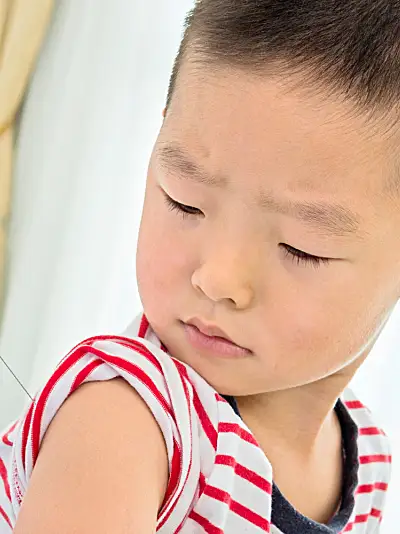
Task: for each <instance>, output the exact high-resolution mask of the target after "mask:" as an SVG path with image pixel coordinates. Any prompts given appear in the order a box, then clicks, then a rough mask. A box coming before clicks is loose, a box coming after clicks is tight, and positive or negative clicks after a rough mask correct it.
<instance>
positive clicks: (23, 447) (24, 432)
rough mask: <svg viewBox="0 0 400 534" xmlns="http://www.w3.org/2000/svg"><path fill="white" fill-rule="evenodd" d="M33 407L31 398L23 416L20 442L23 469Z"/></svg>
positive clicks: (33, 402) (33, 403)
mask: <svg viewBox="0 0 400 534" xmlns="http://www.w3.org/2000/svg"><path fill="white" fill-rule="evenodd" d="M34 408H35V401H34V400H33V401H32V403H31V405H30V407H29V411H28V413H27V415H26V417H25V421H24V426H23V428H22V438H21V440H22V443H21V454H22V465H23V468H24V469H25V460H26V447H27V445H28V438H29V429H30V426H31V421H32V415H33V410H34Z"/></svg>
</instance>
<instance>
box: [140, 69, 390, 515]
mask: <svg viewBox="0 0 400 534" xmlns="http://www.w3.org/2000/svg"><path fill="white" fill-rule="evenodd" d="M297 81H298V82H299V84H298V88H299V89H301V87H302V83H301V80H297ZM282 82H283V80H282V79H280V78H275V79H273V78H272V77H271V76H270V77H268V76H267V75H266V76H265V78H261V77H259V78H256V77H251V76H250V75H248V74H247V75H246V74H244V73H241V72H239V71H228V70H227V69H226V70H224V71H223V69H222V68H221V70H220V72H219V73H218V74H216V73H215V71H214V72H213V73H211V71H210V72H207V71H205V70H204V68H203V70H201V71H200V70H199V69H198V68H197V70H196V67H194V66H192V65H191V64H190V63H189V62H187V63H186V64H184V65H183V66H182V68H181V72H180V75H179V78H178V84H177V88H176V91H175V94H174V96H173V99H172V102H171V106H170V108H169V109H168V111H167V112H166V114H165V120H164V122H163V125H162V128H161V131H160V135H159V137H158V139H157V142H156V145H155V148H154V151H153V154H152V157H151V161H150V165H149V172H148V181H147V189H146V199H145V204H144V211H143V218H142V225H141V229H140V235H139V243H138V255H137V277H138V284H139V291H140V295H141V299H142V303H143V307H144V311H145V313H146V315H147V317H148V319H149V321H150V323H151V325H152V327H153V329H154V330H155V332H156V334H157V335H158V336H159V338H160V339H161V340H162V341H163V342H164V344H165V345H166V347H167V348H168V350H169V351H170V353H171V354H172V355H173V356H175V357H177V358H178V359H180V360H181V361H183V362H185V363H187V364H189V365H190V366H191V367H192V368H193V369H195V370H196V371H197V372H198V373H199V374H200V375H201V376H203V377H204V378H205V380H207V382H209V383H210V384H211V385H212V386H213V387H214V388H215V389H216V390H217V391H218V392H220V393H221V394H226V395H233V396H235V397H236V399H237V402H238V406H239V410H240V412H241V416H242V418H243V420H244V422H245V423H246V424H247V426H248V427H249V428H250V430H251V431H252V432H253V434H254V435H255V437H256V438H257V439H258V441H259V443H260V445H261V447H262V448H263V450H264V451H265V454H266V455H267V456H268V458H269V459H270V461H271V463H272V466H273V469H274V480H275V482H276V483H277V485H278V486H279V488H280V489H281V491H282V492H283V494H284V495H285V496H286V497H287V498H288V499H289V501H290V502H291V503H292V504H293V505H294V506H295V507H296V508H297V509H298V510H299V511H300V512H302V513H303V514H305V515H307V516H308V517H311V518H312V519H315V520H317V521H320V522H326V521H328V520H329V518H330V517H331V516H332V514H334V513H335V511H336V509H337V507H338V504H339V502H340V494H341V484H342V448H341V430H340V425H339V422H338V420H337V417H336V415H335V412H334V410H333V407H334V405H335V403H336V401H337V398H338V397H339V396H340V395H341V393H342V392H343V390H344V389H345V388H346V386H347V385H348V384H349V382H350V381H351V379H352V377H353V376H354V374H355V372H356V371H357V369H358V368H359V366H360V365H361V364H362V363H363V361H364V360H365V359H366V357H367V356H368V354H369V353H370V351H371V349H372V347H373V345H374V343H375V341H376V338H377V337H378V335H379V333H380V331H381V330H382V328H383V326H384V325H385V323H386V321H387V320H388V318H389V316H390V313H391V311H392V310H393V307H394V306H395V304H396V302H397V300H398V298H399V294H400V210H399V204H398V203H397V198H396V196H395V195H394V194H390V190H389V188H388V187H387V184H388V183H389V182H390V180H391V179H393V177H394V172H395V167H396V162H395V160H394V157H393V154H394V153H395V149H394V147H395V146H396V143H397V132H394V131H392V130H390V135H389V134H388V133H387V128H386V124H385V122H384V121H383V120H382V122H379V121H378V122H376V123H374V124H372V123H368V121H367V120H366V117H365V116H363V115H361V114H360V113H359V112H356V111H355V109H354V108H352V106H351V105H350V104H349V103H345V102H343V101H341V100H340V98H339V97H338V98H334V97H333V96H328V93H325V94H324V93H321V92H318V91H313V90H312V89H310V90H309V91H304V90H299V91H298V92H293V91H289V90H288V89H287V87H284V86H283V84H282ZM387 121H388V123H389V122H390V118H389V117H388V118H387ZM172 143H173V144H175V145H179V146H180V147H181V148H182V149H183V150H185V152H187V154H188V155H189V157H190V158H191V160H192V161H193V162H194V163H196V164H198V165H199V166H201V167H203V168H204V170H205V171H207V173H209V174H210V175H212V176H218V177H220V176H223V177H225V178H226V179H227V180H228V182H229V183H228V185H225V186H211V185H206V184H202V183H195V182H194V180H191V179H190V176H194V175H195V174H196V172H195V170H194V168H193V167H191V168H190V167H189V169H188V170H187V172H186V173H185V174H183V173H182V172H179V171H178V169H176V168H174V167H173V166H172V165H169V166H168V167H167V164H166V161H164V160H162V158H161V149H162V148H163V147H166V146H167V144H172ZM160 188H162V189H164V190H165V191H166V193H167V194H168V195H169V196H170V197H172V198H173V199H174V200H175V201H178V202H180V203H182V204H184V205H187V206H193V207H194V208H197V209H198V210H200V212H201V213H200V212H198V213H197V214H195V215H189V216H188V217H187V218H182V216H181V214H179V213H177V212H172V211H170V209H169V208H168V207H167V205H166V203H165V200H164V195H163V192H162V191H161V189H160ZM262 193H263V194H264V195H271V197H273V198H274V199H277V200H278V199H279V200H280V201H282V202H287V201H289V200H290V201H293V202H302V203H304V202H307V203H317V202H318V203H319V202H322V203H325V204H339V205H341V206H343V207H344V208H346V209H350V210H351V211H353V212H355V213H356V214H357V216H358V221H357V223H353V222H351V221H350V220H349V219H348V218H346V217H345V221H344V222H345V223H346V226H347V228H346V229H345V230H344V231H343V232H340V231H339V229H338V227H337V226H335V228H334V230H336V231H335V232H333V233H331V234H328V233H327V232H326V230H327V226H328V224H327V222H326V221H327V220H328V221H329V220H331V222H333V221H332V219H329V217H328V218H324V219H323V220H322V217H326V216H325V215H323V214H322V212H321V211H320V212H319V215H318V213H314V214H313V219H314V222H304V221H302V220H300V219H299V218H296V217H295V216H294V215H293V213H292V215H291V214H290V213H287V214H286V215H284V214H281V213H278V212H276V211H275V210H272V209H266V208H265V207H264V208H260V207H259V206H258V205H257V203H258V202H259V200H260V195H261V194H262ZM392 193H393V191H392ZM399 202H400V199H399ZM301 212H302V213H303V214H308V215H310V216H311V212H310V210H308V209H307V208H303V209H302V210H301ZM354 229H355V230H357V232H356V233H354V232H353V231H352V230H354ZM280 244H287V245H290V246H292V247H294V248H296V249H299V250H302V251H305V252H307V253H309V254H312V255H315V256H322V257H327V258H335V259H334V260H332V261H331V262H330V263H327V264H325V263H323V264H322V265H321V266H320V267H318V268H316V267H315V266H313V265H312V264H303V263H300V264H298V262H297V260H296V259H292V258H291V257H289V256H287V253H286V251H285V249H284V248H283V247H282V246H281V245H280ZM194 316H196V317H199V318H201V319H202V320H203V321H204V322H207V323H212V324H214V325H217V326H219V327H220V328H222V329H223V330H224V331H225V332H226V333H227V334H228V335H229V336H230V338H231V339H232V340H233V341H234V342H235V343H237V344H238V345H240V346H243V347H246V348H248V349H250V350H251V351H252V354H250V355H248V356H246V357H243V358H237V359H227V358H221V357H220V356H218V355H217V354H216V355H214V356H210V354H207V353H205V352H201V351H199V350H195V349H193V347H192V346H191V345H190V344H189V342H188V341H187V338H186V336H185V331H184V327H183V325H182V323H181V321H185V322H186V321H188V320H189V319H190V318H192V317H194Z"/></svg>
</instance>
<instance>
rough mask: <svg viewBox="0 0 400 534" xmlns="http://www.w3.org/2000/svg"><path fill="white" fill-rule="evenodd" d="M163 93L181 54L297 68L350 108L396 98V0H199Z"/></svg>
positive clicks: (255, 68) (391, 103) (399, 71)
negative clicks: (338, 96)
mask: <svg viewBox="0 0 400 534" xmlns="http://www.w3.org/2000/svg"><path fill="white" fill-rule="evenodd" d="M184 26H185V27H184V34H183V39H182V42H181V45H180V48H179V52H178V55H177V57H176V60H175V63H174V67H173V71H172V76H171V80H170V84H169V90H168V96H167V108H169V106H170V103H171V100H172V96H173V93H174V90H175V87H176V83H177V78H178V76H179V71H180V67H181V65H182V63H183V61H185V59H186V58H193V57H195V58H196V62H197V61H199V62H200V63H202V64H204V65H205V66H209V67H211V68H213V67H214V68H219V67H228V68H229V67H233V68H238V69H240V70H243V71H245V72H249V73H253V74H256V75H257V74H262V73H264V74H265V72H268V71H267V69H268V68H270V69H272V70H273V72H275V73H277V74H280V73H282V74H285V73H286V74H289V75H290V74H300V77H301V78H302V79H303V80H304V81H305V82H307V84H308V85H315V84H317V85H318V84H323V86H324V87H325V88H328V89H329V88H330V89H331V90H332V91H334V92H335V93H337V94H340V95H343V97H344V98H345V99H348V100H349V101H350V102H353V103H354V104H355V106H356V108H359V109H360V110H363V111H366V112H372V113H374V114H375V113H378V114H380V112H383V113H390V114H391V112H393V111H395V110H396V108H397V107H398V106H399V103H400V0H197V1H196V2H195V6H194V7H193V9H192V10H190V11H189V13H188V14H187V16H186V19H185V24H184Z"/></svg>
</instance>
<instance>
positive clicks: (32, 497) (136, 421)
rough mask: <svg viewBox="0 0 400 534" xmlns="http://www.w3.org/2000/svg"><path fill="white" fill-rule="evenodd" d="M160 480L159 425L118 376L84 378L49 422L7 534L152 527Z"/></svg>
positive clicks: (92, 533)
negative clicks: (85, 381)
mask: <svg viewBox="0 0 400 534" xmlns="http://www.w3.org/2000/svg"><path fill="white" fill-rule="evenodd" d="M167 482H168V458H167V451H166V446H165V441H164V438H163V435H162V433H161V430H160V428H159V426H158V424H157V422H156V421H155V419H154V417H153V415H152V414H151V412H150V410H149V408H148V407H147V405H146V404H145V403H144V401H143V400H142V399H141V397H139V395H138V394H137V393H136V391H135V390H134V389H133V388H131V387H130V386H129V385H128V384H127V383H126V382H125V381H124V380H122V379H114V380H111V381H108V382H95V383H90V384H85V385H83V386H82V387H81V388H79V389H78V390H77V391H76V392H75V393H74V394H73V395H72V396H71V397H70V398H69V399H68V400H67V401H66V402H65V404H64V405H63V406H62V408H61V409H60V411H59V412H58V414H57V415H56V417H55V419H54V420H53V422H52V423H51V425H50V428H49V429H48V431H47V434H46V436H45V438H44V441H43V444H42V448H41V451H40V454H39V457H38V460H37V463H36V465H35V468H34V470H33V473H32V477H31V480H30V484H29V487H28V491H27V494H26V496H25V499H24V501H23V503H22V507H21V511H20V514H19V517H18V520H17V525H16V528H15V530H14V532H15V534H54V532H57V534H109V533H110V532H112V533H113V534H139V533H140V534H152V533H154V532H155V531H156V521H157V512H158V510H159V508H160V506H161V504H162V501H163V498H164V494H165V491H166V486H167Z"/></svg>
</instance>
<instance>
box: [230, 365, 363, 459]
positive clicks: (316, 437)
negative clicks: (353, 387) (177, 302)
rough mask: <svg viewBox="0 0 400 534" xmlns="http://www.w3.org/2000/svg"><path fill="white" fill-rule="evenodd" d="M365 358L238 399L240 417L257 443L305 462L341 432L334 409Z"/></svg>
mask: <svg viewBox="0 0 400 534" xmlns="http://www.w3.org/2000/svg"><path fill="white" fill-rule="evenodd" d="M365 357H366V355H364V357H363V358H361V359H360V361H359V360H357V362H354V364H352V365H351V366H349V367H348V368H346V370H343V371H341V372H339V373H337V374H335V375H332V376H330V377H328V378H325V379H323V380H320V381H318V382H314V383H311V384H307V385H305V386H301V387H297V388H292V389H288V390H282V391H274V392H268V393H263V394H260V395H253V396H248V397H238V398H237V399H236V401H237V404H238V408H239V411H240V414H241V416H242V418H243V420H244V422H245V423H246V425H247V426H248V427H249V428H250V430H251V431H252V432H253V434H254V435H255V436H256V438H257V439H258V440H259V442H261V441H264V442H267V444H268V443H269V444H270V443H273V444H274V447H276V448H279V449H280V450H282V451H283V450H290V451H292V452H293V453H294V454H296V456H299V457H301V459H302V460H303V461H304V460H308V459H310V458H312V457H313V456H314V455H315V453H316V452H317V451H318V450H320V449H321V446H322V444H325V443H326V442H329V440H330V439H331V436H332V433H333V432H335V433H336V434H337V433H338V432H340V426H339V422H338V419H337V417H336V413H335V410H334V408H335V405H336V403H337V401H338V398H339V397H340V395H341V394H342V393H343V391H344V389H345V388H346V387H347V386H348V384H349V382H350V381H351V379H352V378H353V376H354V374H355V372H356V371H357V369H358V367H359V366H360V365H361V363H362V361H364V359H365ZM294 445H295V446H294ZM267 446H269V445H267Z"/></svg>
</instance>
